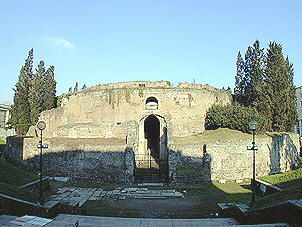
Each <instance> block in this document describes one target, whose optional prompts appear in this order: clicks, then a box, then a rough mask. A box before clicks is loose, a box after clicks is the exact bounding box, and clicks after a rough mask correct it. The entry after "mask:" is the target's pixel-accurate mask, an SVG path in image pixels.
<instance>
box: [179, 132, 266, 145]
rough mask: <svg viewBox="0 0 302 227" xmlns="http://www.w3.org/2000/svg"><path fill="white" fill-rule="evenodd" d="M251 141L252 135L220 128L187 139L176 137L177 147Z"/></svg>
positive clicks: (262, 135)
mask: <svg viewBox="0 0 302 227" xmlns="http://www.w3.org/2000/svg"><path fill="white" fill-rule="evenodd" d="M266 136H267V135H264V134H261V135H257V137H258V138H259V137H261V138H262V137H266ZM244 139H246V140H248V139H251V135H250V134H247V133H243V132H240V131H236V130H231V129H227V128H219V129H216V130H206V131H204V132H203V133H201V134H198V135H194V136H186V137H174V138H173V141H174V144H175V145H185V144H209V143H216V142H227V141H238V140H244Z"/></svg>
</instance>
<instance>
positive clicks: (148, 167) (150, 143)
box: [134, 115, 167, 183]
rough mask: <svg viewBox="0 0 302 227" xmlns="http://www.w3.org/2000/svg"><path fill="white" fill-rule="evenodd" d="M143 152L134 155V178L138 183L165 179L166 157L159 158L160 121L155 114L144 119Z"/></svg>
mask: <svg viewBox="0 0 302 227" xmlns="http://www.w3.org/2000/svg"><path fill="white" fill-rule="evenodd" d="M143 126H144V140H145V145H144V149H145V151H144V153H143V154H139V155H137V156H136V168H135V173H134V179H135V181H136V182H138V183H150V182H152V183H163V182H166V181H167V174H166V167H167V165H166V162H167V161H166V159H165V160H164V159H162V158H161V139H162V138H160V135H161V133H163V132H161V130H163V129H161V123H160V121H159V119H158V118H157V117H156V116H155V115H149V116H148V117H147V118H146V119H145V120H144V124H143Z"/></svg>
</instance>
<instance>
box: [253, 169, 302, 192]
mask: <svg viewBox="0 0 302 227" xmlns="http://www.w3.org/2000/svg"><path fill="white" fill-rule="evenodd" d="M259 179H261V180H263V181H265V182H268V183H270V184H273V185H277V186H278V187H281V188H284V189H286V188H288V187H289V184H292V183H293V185H294V184H300V185H301V186H302V168H300V169H296V170H292V171H290V172H286V173H279V174H274V175H268V176H263V177H260V178H259Z"/></svg>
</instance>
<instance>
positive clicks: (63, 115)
mask: <svg viewBox="0 0 302 227" xmlns="http://www.w3.org/2000/svg"><path fill="white" fill-rule="evenodd" d="M141 84H143V85H144V87H142V86H140V85H141ZM149 97H155V98H156V99H157V101H158V108H151V109H150V108H147V107H148V105H147V103H146V100H147V99H148V98H149ZM230 101H231V96H230V94H229V93H228V92H226V91H222V90H219V89H216V88H214V87H211V86H208V85H201V84H189V83H182V84H180V85H179V86H178V87H170V86H169V82H166V81H159V82H142V81H141V82H131V83H116V84H108V85H99V86H95V87H92V88H88V89H85V90H84V91H82V92H79V93H76V94H73V95H72V96H70V97H68V99H67V98H66V99H65V100H64V102H63V105H62V107H59V108H56V109H52V110H49V111H44V112H43V113H42V114H41V117H40V120H44V121H45V122H46V124H47V127H46V129H45V131H44V134H45V136H46V137H49V138H51V137H68V138H112V137H115V138H121V139H126V138H127V137H130V138H129V139H130V140H131V139H132V138H131V135H132V134H133V136H134V137H135V134H136V133H135V132H136V131H137V130H136V129H135V127H134V125H132V124H133V122H137V123H139V122H140V121H141V119H143V118H144V117H145V116H148V115H150V114H154V115H159V116H161V117H163V118H164V119H165V121H166V122H167V126H168V127H169V128H168V133H170V135H171V136H186V135H191V134H194V133H200V132H202V131H204V120H205V115H206V111H207V110H208V109H209V108H210V107H211V106H212V105H213V104H222V105H225V104H228V103H230ZM131 122H132V123H131ZM32 134H33V133H32ZM127 139H128V138H127ZM129 142H130V141H129Z"/></svg>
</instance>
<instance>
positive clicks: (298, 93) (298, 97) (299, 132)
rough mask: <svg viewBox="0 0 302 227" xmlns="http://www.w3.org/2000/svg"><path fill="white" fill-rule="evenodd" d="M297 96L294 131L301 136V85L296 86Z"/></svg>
mask: <svg viewBox="0 0 302 227" xmlns="http://www.w3.org/2000/svg"><path fill="white" fill-rule="evenodd" d="M296 96H297V111H298V124H297V125H296V127H295V128H296V130H295V131H296V133H298V134H299V135H300V136H302V86H300V87H297V88H296Z"/></svg>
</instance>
